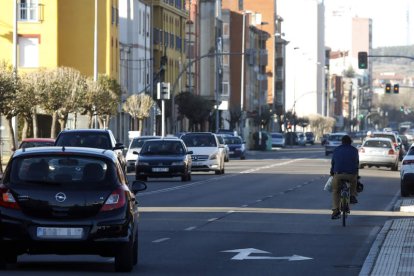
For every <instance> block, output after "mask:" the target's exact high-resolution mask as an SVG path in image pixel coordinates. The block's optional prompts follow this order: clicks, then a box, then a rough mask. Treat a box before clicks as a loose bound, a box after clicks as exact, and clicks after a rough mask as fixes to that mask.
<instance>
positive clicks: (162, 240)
mask: <svg viewBox="0 0 414 276" xmlns="http://www.w3.org/2000/svg"><path fill="white" fill-rule="evenodd" d="M169 239H170V238H161V239H158V240H155V241H152V242H153V243H160V242H164V241H167V240H169Z"/></svg>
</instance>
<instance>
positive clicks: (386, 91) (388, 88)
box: [385, 83, 391, 94]
mask: <svg viewBox="0 0 414 276" xmlns="http://www.w3.org/2000/svg"><path fill="white" fill-rule="evenodd" d="M385 93H386V94H390V93H391V83H387V84H386V85H385Z"/></svg>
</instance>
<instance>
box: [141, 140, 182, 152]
mask: <svg viewBox="0 0 414 276" xmlns="http://www.w3.org/2000/svg"><path fill="white" fill-rule="evenodd" d="M140 154H141V155H177V154H185V149H184V146H183V144H182V142H180V141H178V140H177V141H155V140H148V141H146V142H145V143H144V145H143V146H142V148H141V152H140Z"/></svg>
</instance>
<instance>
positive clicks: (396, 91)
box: [394, 84, 400, 94]
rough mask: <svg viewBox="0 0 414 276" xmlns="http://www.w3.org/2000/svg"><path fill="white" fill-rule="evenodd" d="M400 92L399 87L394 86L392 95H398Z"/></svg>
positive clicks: (397, 85)
mask: <svg viewBox="0 0 414 276" xmlns="http://www.w3.org/2000/svg"><path fill="white" fill-rule="evenodd" d="M399 92H400V85H399V84H394V94H398V93H399Z"/></svg>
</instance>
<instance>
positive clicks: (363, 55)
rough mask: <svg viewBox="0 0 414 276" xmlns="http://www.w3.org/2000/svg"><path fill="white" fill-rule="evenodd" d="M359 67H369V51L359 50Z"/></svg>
mask: <svg viewBox="0 0 414 276" xmlns="http://www.w3.org/2000/svg"><path fill="white" fill-rule="evenodd" d="M358 68H359V69H367V68H368V53H367V52H358Z"/></svg>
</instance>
